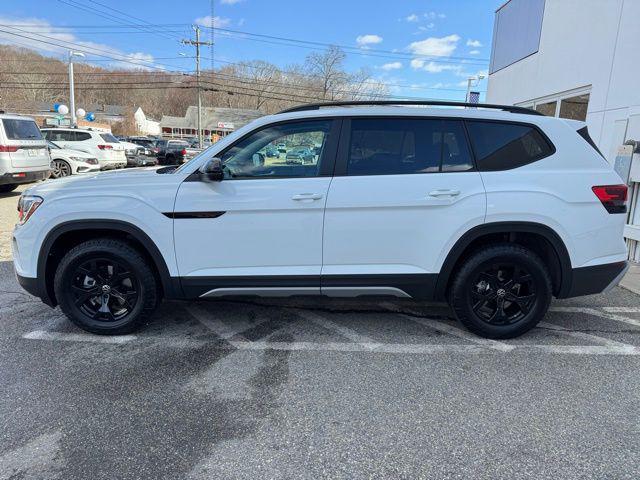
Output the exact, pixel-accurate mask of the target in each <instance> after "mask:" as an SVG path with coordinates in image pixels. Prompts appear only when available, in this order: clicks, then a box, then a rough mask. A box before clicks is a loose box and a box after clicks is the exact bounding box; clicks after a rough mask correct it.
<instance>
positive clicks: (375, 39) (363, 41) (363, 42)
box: [356, 34, 382, 47]
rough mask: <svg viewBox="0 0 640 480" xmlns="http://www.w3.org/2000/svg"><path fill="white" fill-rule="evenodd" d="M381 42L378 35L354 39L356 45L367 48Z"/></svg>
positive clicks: (361, 36) (360, 36)
mask: <svg viewBox="0 0 640 480" xmlns="http://www.w3.org/2000/svg"><path fill="white" fill-rule="evenodd" d="M381 42H382V37H381V36H380V35H372V34H367V35H359V36H358V38H356V43H357V44H358V45H359V46H361V47H368V46H369V45H376V44H378V43H381Z"/></svg>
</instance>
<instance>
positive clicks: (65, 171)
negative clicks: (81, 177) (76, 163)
mask: <svg viewBox="0 0 640 480" xmlns="http://www.w3.org/2000/svg"><path fill="white" fill-rule="evenodd" d="M56 163H58V165H56V166H55V167H54V168H53V169H52V170H51V178H62V177H68V176H70V175H72V174H73V170H72V168H71V165H69V162H67V161H66V160H62V159H60V158H56V159H54V160H53V162H52V164H56Z"/></svg>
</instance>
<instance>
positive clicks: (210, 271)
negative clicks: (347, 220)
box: [172, 119, 339, 296]
mask: <svg viewBox="0 0 640 480" xmlns="http://www.w3.org/2000/svg"><path fill="white" fill-rule="evenodd" d="M338 136H339V122H338V121H334V120H330V119H329V120H327V119H318V120H307V121H294V122H284V123H279V124H274V125H270V126H267V127H264V128H260V129H259V130H256V131H253V132H251V133H249V134H248V135H246V136H244V137H243V138H241V139H240V140H238V141H237V142H236V143H235V144H233V145H232V146H230V147H229V148H227V149H225V150H224V151H222V152H220V153H218V156H219V157H221V160H222V163H223V165H224V172H225V178H224V179H223V180H222V181H220V182H211V181H203V180H202V179H201V178H200V176H199V174H197V173H196V174H194V175H192V176H191V177H190V178H189V179H188V180H187V181H185V182H184V183H183V184H182V185H181V186H180V189H179V191H178V194H177V198H176V203H175V211H174V212H173V214H172V216H173V217H174V219H175V220H174V238H175V248H176V257H177V261H178V269H179V272H180V276H181V281H182V285H183V288H184V289H185V291H186V293H187V294H188V295H189V296H201V295H206V296H221V295H229V294H247V293H249V294H265V295H277V294H282V295H289V294H291V293H300V294H318V293H320V270H321V268H322V224H323V215H324V206H325V201H326V197H327V191H328V188H329V184H330V182H331V173H332V172H333V167H334V162H335V152H336V148H337V140H338ZM305 140H306V141H314V142H316V143H318V144H321V145H322V148H321V151H320V152H319V154H318V155H317V156H315V157H314V161H313V162H310V163H308V164H305V165H301V164H299V163H296V164H288V163H287V162H286V159H285V155H284V154H281V155H280V156H279V157H275V158H271V157H270V158H267V156H266V147H267V146H268V145H269V144H274V142H282V141H287V142H291V143H296V142H297V143H298V144H302V143H303V142H304V141H305Z"/></svg>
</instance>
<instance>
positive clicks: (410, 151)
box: [347, 117, 473, 175]
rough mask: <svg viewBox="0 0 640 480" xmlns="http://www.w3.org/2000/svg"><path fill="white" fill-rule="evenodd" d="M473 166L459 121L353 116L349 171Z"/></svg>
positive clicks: (395, 171) (386, 172) (413, 170)
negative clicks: (362, 117) (358, 117)
mask: <svg viewBox="0 0 640 480" xmlns="http://www.w3.org/2000/svg"><path fill="white" fill-rule="evenodd" d="M472 168H473V162H472V159H471V153H470V152H469V147H468V144H467V139H466V136H465V133H464V127H463V125H462V122H460V121H456V120H440V119H412V118H397V117H396V118H380V119H378V118H376V119H372V118H365V119H352V120H351V139H350V145H349V158H348V159H347V175H399V174H405V175H408V174H417V173H437V172H451V171H468V170H471V169H472Z"/></svg>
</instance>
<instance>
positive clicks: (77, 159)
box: [69, 157, 87, 163]
mask: <svg viewBox="0 0 640 480" xmlns="http://www.w3.org/2000/svg"><path fill="white" fill-rule="evenodd" d="M69 158H70V159H71V160H73V161H74V162H83V163H84V162H86V161H87V159H86V158H83V157H69Z"/></svg>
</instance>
